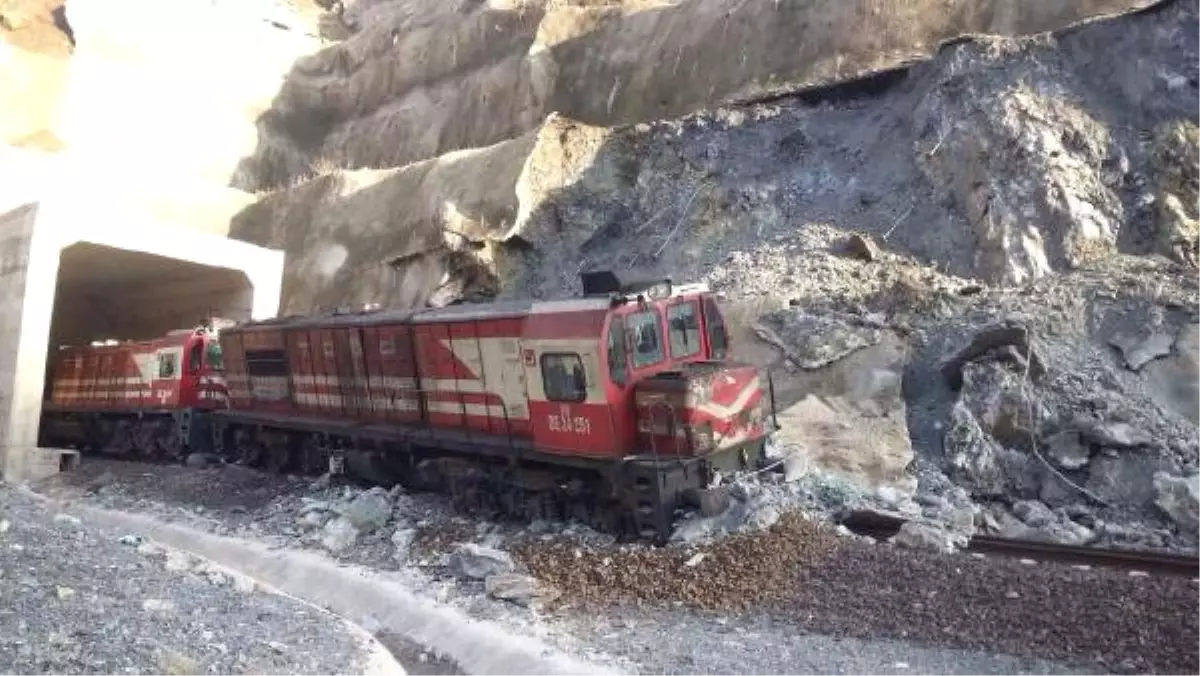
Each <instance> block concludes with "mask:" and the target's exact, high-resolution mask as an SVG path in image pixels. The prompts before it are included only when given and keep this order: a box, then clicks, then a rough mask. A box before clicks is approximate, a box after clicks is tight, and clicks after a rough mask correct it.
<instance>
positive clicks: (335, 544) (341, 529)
mask: <svg viewBox="0 0 1200 676" xmlns="http://www.w3.org/2000/svg"><path fill="white" fill-rule="evenodd" d="M357 540H358V529H357V528H355V527H354V524H353V523H350V520H349V519H347V518H346V517H344V516H339V517H337V518H335V519H332V520H331V521H330V522H329V523H327V524H325V527H324V528H322V529H321V546H322V547H324V548H325V549H328V550H329V551H331V552H333V553H334V554H339V553H341V552H344V551H346V550H347V549H349V548H350V546H351V545H353V544H354V543H355V542H356V541H357Z"/></svg>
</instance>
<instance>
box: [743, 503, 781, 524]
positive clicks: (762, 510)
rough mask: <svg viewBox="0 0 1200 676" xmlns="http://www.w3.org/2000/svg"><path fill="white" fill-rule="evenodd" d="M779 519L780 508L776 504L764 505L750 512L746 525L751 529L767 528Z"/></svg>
mask: <svg viewBox="0 0 1200 676" xmlns="http://www.w3.org/2000/svg"><path fill="white" fill-rule="evenodd" d="M777 521H779V510H778V509H776V508H775V506H774V505H763V506H761V507H759V508H757V509H754V510H752V511H751V512H750V516H749V517H748V518H747V519H746V526H747V527H748V528H750V529H751V530H766V529H768V528H770V527H771V526H774V525H775V523H776V522H777Z"/></svg>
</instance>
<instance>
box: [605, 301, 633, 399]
mask: <svg viewBox="0 0 1200 676" xmlns="http://www.w3.org/2000/svg"><path fill="white" fill-rule="evenodd" d="M608 377H609V378H611V379H612V381H613V382H614V383H616V384H617V385H624V384H625V382H626V381H627V380H629V364H628V363H627V362H626V354H625V320H624V319H623V318H621V317H613V320H612V323H611V324H609V325H608Z"/></svg>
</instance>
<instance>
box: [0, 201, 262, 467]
mask: <svg viewBox="0 0 1200 676" xmlns="http://www.w3.org/2000/svg"><path fill="white" fill-rule="evenodd" d="M120 204H121V202H119V201H109V202H107V203H106V202H105V201H104V200H102V199H96V200H91V201H88V200H83V199H79V196H76V197H75V198H74V199H66V198H64V199H53V198H51V199H46V200H43V201H41V202H38V203H33V204H26V205H23V206H20V207H18V208H16V209H13V210H10V211H8V212H0V348H2V349H0V469H2V470H3V473H4V476H5V477H6V478H19V477H22V476H24V475H25V474H26V471H25V470H26V469H27V468H26V467H25V465H26V464H28V463H26V458H27V457H30V449H32V448H34V447H35V446H36V443H37V429H38V421H39V418H40V416H41V402H42V396H43V390H44V382H45V372H46V358H47V354H48V349H49V347H50V345H51V343H52V341H54V340H61V339H69V340H79V341H87V340H91V339H95V338H98V337H101V336H97V335H95V334H96V333H98V332H100V333H102V332H111V333H112V334H114V335H110V336H104V337H147V334H154V333H161V332H162V331H165V330H169V329H171V328H183V327H187V326H190V325H192V324H193V323H194V322H195V320H196V319H198V318H201V317H203V316H205V315H206V314H209V312H210V311H216V312H217V313H224V314H226V315H227V316H231V317H232V318H237V319H248V318H256V319H257V318H265V317H270V316H273V315H274V314H275V313H276V312H277V310H278V308H279V295H280V285H281V282H282V275H283V258H284V256H283V253H282V252H279V251H272V250H269V249H264V248H262V247H257V246H254V245H251V244H247V243H245V242H240V241H236V240H230V239H227V238H225V237H223V236H220V235H214V234H210V233H205V232H199V231H195V230H189V229H183V228H177V227H171V225H169V224H164V223H161V222H156V221H155V220H154V219H152V218H148V217H146V215H145V214H141V213H138V212H137V211H131V210H122V209H120V208H119V206H120ZM100 224H104V226H107V227H101V225H100ZM81 243H82V244H81ZM81 251H82V252H84V253H83V254H81V253H80V252H81ZM60 259H61V260H62V261H65V262H66V265H65V266H63V267H62V268H61V269H60V265H59V263H60ZM60 287H62V289H63V293H62V296H63V297H62V299H61V300H62V301H63V304H62V305H61V306H60V307H59V306H58V300H59V299H58V298H56V291H57V289H59V288H60ZM84 290H88V291H89V292H90V293H87V294H85V293H83V291H84ZM93 293H94V295H93ZM94 296H99V297H100V298H103V299H104V301H103V302H102V303H96V302H95V301H93V300H90V299H91V298H93V297H94ZM100 313H103V314H106V315H109V316H108V317H107V319H115V320H116V321H115V322H110V323H105V324H93V323H92V322H93V320H95V318H96V317H97V316H98V315H99V314H100ZM55 315H57V316H58V321H57V323H56V322H54V317H55ZM52 324H54V325H55V330H54V333H53V334H52V329H51V326H52ZM126 334H128V335H126ZM52 335H53V338H52Z"/></svg>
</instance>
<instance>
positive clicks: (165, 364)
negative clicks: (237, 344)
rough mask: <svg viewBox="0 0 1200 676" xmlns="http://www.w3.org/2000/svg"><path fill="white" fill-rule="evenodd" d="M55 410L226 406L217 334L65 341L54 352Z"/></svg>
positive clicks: (200, 332)
mask: <svg viewBox="0 0 1200 676" xmlns="http://www.w3.org/2000/svg"><path fill="white" fill-rule="evenodd" d="M52 374H53V375H52V376H51V383H50V398H49V401H48V402H47V403H48V404H49V405H50V407H51V408H53V409H55V410H77V411H97V410H131V409H136V410H144V409H156V410H172V409H181V408H198V409H215V408H224V407H225V406H226V405H227V395H226V390H225V384H224V379H223V378H222V374H221V371H220V348H219V346H218V344H217V342H216V336H215V335H213V334H210V333H208V332H206V331H203V330H196V331H176V332H172V333H171V334H168V335H166V336H164V337H162V338H156V339H154V340H147V341H124V342H118V343H109V344H94V345H86V346H84V345H80V346H64V347H61V348H59V350H58V351H57V353H56V354H55V355H54V356H53V364H52Z"/></svg>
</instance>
